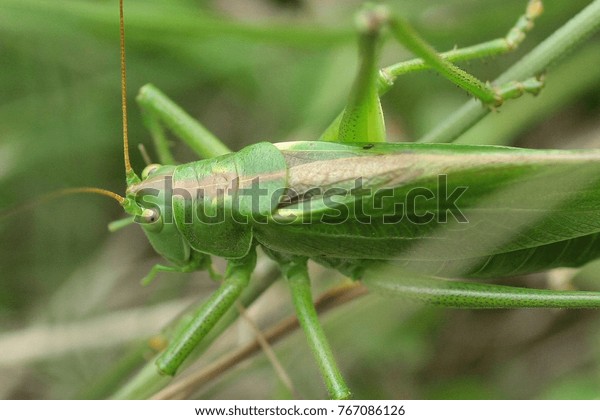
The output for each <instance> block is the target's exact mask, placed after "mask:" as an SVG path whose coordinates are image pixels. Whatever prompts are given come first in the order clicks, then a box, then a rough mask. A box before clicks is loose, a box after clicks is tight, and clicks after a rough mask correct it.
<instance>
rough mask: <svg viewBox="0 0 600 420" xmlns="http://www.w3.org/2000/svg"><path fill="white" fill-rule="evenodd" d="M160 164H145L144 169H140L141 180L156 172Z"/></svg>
mask: <svg viewBox="0 0 600 420" xmlns="http://www.w3.org/2000/svg"><path fill="white" fill-rule="evenodd" d="M161 166H162V165H159V164H158V163H152V164H150V165H148V166H146V167H145V168H144V170H143V171H142V180H144V179H146V178H148V177H149V176H150V175H152V174H153V173H154V172H156V170H157V169H158V168H160V167H161Z"/></svg>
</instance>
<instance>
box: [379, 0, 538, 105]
mask: <svg viewBox="0 0 600 420" xmlns="http://www.w3.org/2000/svg"><path fill="white" fill-rule="evenodd" d="M542 10H543V8H542V2H541V1H540V0H530V2H529V4H528V7H527V10H526V12H525V14H524V15H523V16H522V17H521V18H520V19H519V20H518V22H517V24H516V25H515V26H514V27H513V28H512V29H511V31H510V32H509V33H508V34H507V36H506V38H504V41H505V44H506V49H512V48H514V47H515V46H516V45H518V44H519V43H520V42H521V41H522V39H523V38H524V37H525V34H526V32H527V31H529V30H530V29H531V27H532V26H533V21H534V20H535V19H536V18H537V17H538V16H539V15H540V14H541V12H542ZM389 26H390V29H391V32H392V35H393V36H394V37H395V38H396V39H397V40H398V42H400V43H401V44H402V45H404V46H405V47H406V48H408V49H409V50H411V51H412V52H413V53H414V54H415V55H417V56H418V57H420V58H421V59H423V60H424V62H425V63H426V64H427V65H428V66H429V67H431V68H433V69H434V70H435V71H436V72H438V73H439V74H440V75H442V76H444V77H445V78H447V79H448V80H450V81H451V82H453V83H454V84H456V85H457V86H459V87H460V88H462V89H464V90H466V91H467V92H469V93H470V94H471V95H473V96H474V97H476V98H478V99H479V100H480V101H481V102H482V103H483V104H484V105H487V106H490V107H493V108H494V107H498V106H500V105H502V103H503V102H504V101H505V100H506V99H513V98H516V97H518V96H520V95H521V94H522V93H524V92H528V93H532V94H537V93H538V92H539V91H540V90H541V88H542V87H543V83H542V82H541V81H539V80H537V78H535V77H533V78H530V79H527V80H525V81H513V82H510V83H509V84H508V85H505V86H502V87H493V86H491V85H490V84H489V83H484V82H483V81H481V80H479V79H478V78H476V77H475V76H473V75H471V74H470V73H468V72H466V71H464V70H462V69H461V68H459V67H457V66H456V65H454V64H453V63H451V62H450V61H449V60H447V59H445V58H444V57H443V56H442V55H440V54H439V53H437V52H436V51H435V49H434V48H433V47H432V46H431V45H429V44H428V43H427V42H426V41H425V40H424V39H423V38H421V36H420V35H419V34H418V33H417V32H416V31H415V30H414V29H413V28H412V27H411V26H410V25H409V24H408V22H407V21H405V20H404V19H403V18H401V17H400V16H397V15H392V14H390V16H389Z"/></svg>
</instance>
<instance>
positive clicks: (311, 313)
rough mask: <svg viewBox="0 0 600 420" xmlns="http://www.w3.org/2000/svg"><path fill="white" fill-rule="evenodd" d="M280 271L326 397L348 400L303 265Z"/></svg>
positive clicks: (348, 396) (297, 263) (348, 390)
mask: <svg viewBox="0 0 600 420" xmlns="http://www.w3.org/2000/svg"><path fill="white" fill-rule="evenodd" d="M282 269H283V271H284V274H285V276H286V277H287V279H288V282H289V285H290V290H291V293H292V300H293V302H294V307H295V308H296V315H297V316H298V321H299V322H300V325H301V326H302V329H303V330H304V334H305V335H306V338H307V340H308V344H309V346H310V348H311V350H312V353H313V355H314V357H315V359H316V360H317V363H318V364H319V369H320V370H321V374H322V375H323V378H324V380H325V384H326V386H327V389H328V391H329V395H330V396H331V397H332V398H334V399H337V400H339V399H348V398H350V395H351V394H350V389H349V388H348V386H347V385H346V383H345V382H344V379H343V378H342V374H341V373H340V371H339V368H338V366H337V363H336V361H335V359H334V357H333V353H332V352H331V347H330V346H329V343H328V341H327V337H325V332H324V331H323V328H322V327H321V324H320V322H319V318H318V316H317V311H316V309H315V306H314V304H313V301H312V295H311V290H310V278H309V277H308V271H307V268H306V261H305V260H303V261H294V262H291V263H288V264H286V265H284V266H283V267H282Z"/></svg>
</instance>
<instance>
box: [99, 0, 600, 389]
mask: <svg viewBox="0 0 600 420" xmlns="http://www.w3.org/2000/svg"><path fill="white" fill-rule="evenodd" d="M595 5H596V9H598V7H597V5H598V2H596V3H595ZM540 7H541V3H540V2H539V1H531V2H530V4H529V7H528V11H527V13H526V14H525V15H524V17H523V18H521V19H520V20H519V22H518V23H517V25H516V27H515V28H517V30H515V31H512V32H511V34H512V35H513V36H514V39H510V40H509V41H508V44H511V43H513V42H518V40H520V39H521V38H522V37H523V36H524V33H525V32H526V30H528V29H529V28H530V26H531V24H532V21H533V19H534V18H535V17H536V16H537V14H539V11H540ZM122 16H123V13H122V1H121V30H123V18H122ZM360 17H361V22H360V26H361V33H362V36H361V52H362V64H361V67H360V69H359V74H358V77H357V80H356V83H355V86H354V87H353V90H352V92H351V95H350V100H349V104H348V106H347V108H346V111H345V112H344V113H343V114H342V115H341V116H340V118H338V119H337V120H336V122H335V123H334V124H332V126H330V128H328V130H327V131H326V133H325V134H324V135H323V137H322V139H321V140H324V141H319V142H291V143H280V144H270V143H259V144H256V145H253V146H249V147H247V148H245V149H243V150H240V151H239V152H236V153H232V154H224V152H225V151H226V150H227V148H226V147H224V146H222V144H220V143H219V142H218V141H216V139H215V138H214V137H213V136H212V135H210V134H209V133H207V132H206V131H205V130H204V129H203V128H202V127H201V126H199V125H197V124H196V123H194V122H193V121H191V120H189V119H188V118H189V117H187V116H186V115H185V114H183V113H182V112H181V111H180V110H179V109H178V108H177V107H176V106H175V105H173V104H172V103H170V102H169V101H168V100H167V99H166V98H165V97H163V96H162V94H161V93H160V92H158V91H157V90H156V89H155V88H153V87H150V86H147V87H145V88H143V89H142V91H141V93H140V103H142V105H143V107H144V108H145V110H146V112H147V116H148V119H149V126H150V127H151V129H152V131H153V133H154V134H155V137H156V138H157V139H158V140H159V142H160V139H161V135H160V134H161V129H162V128H161V127H159V126H158V125H157V124H158V121H159V120H161V121H163V122H164V123H165V124H166V125H167V127H168V128H169V129H171V130H173V131H174V132H175V133H177V134H180V136H181V137H182V138H183V139H184V140H185V141H187V142H188V143H190V146H192V147H193V148H197V149H200V150H201V151H203V152H204V157H207V158H209V159H205V160H202V161H198V162H192V163H189V164H184V165H179V166H175V165H163V166H159V165H152V166H149V167H148V168H146V169H145V170H144V172H143V173H142V177H141V179H140V178H139V177H138V176H137V175H136V174H135V172H134V171H133V169H132V168H131V165H130V163H129V156H128V143H127V131H126V130H127V128H126V127H127V121H126V108H125V78H124V74H125V68H124V62H125V60H124V45H123V42H124V41H123V40H124V37H123V33H122V37H121V40H122V46H121V49H122V52H123V59H122V65H123V89H122V90H123V119H124V121H123V122H124V143H125V148H124V149H125V150H124V154H125V166H126V175H127V185H128V188H127V194H126V196H125V197H118V200H119V201H120V202H121V204H122V205H123V207H124V208H125V210H126V211H127V212H128V213H129V214H131V215H132V216H134V217H135V221H136V222H138V224H140V225H141V226H142V228H143V229H144V232H145V233H146V235H147V236H148V239H149V241H150V243H151V244H152V246H153V247H154V248H155V250H156V251H157V252H158V253H159V254H161V255H162V256H164V257H165V258H166V259H167V260H168V261H169V262H170V263H171V265H169V266H165V265H159V266H156V267H155V268H154V269H153V271H152V272H151V273H150V275H149V277H148V278H147V280H150V278H151V277H152V276H153V275H154V274H156V273H157V272H159V271H182V272H187V271H193V270H198V269H203V268H209V267H210V255H215V256H220V257H224V258H226V259H227V260H228V262H229V265H228V269H227V273H226V274H225V278H224V280H223V283H222V285H221V288H220V289H219V290H218V291H217V292H215V294H214V295H213V296H212V297H211V298H209V300H208V301H207V302H206V303H205V304H204V305H203V306H201V307H200V308H199V309H198V311H197V313H196V314H195V316H194V317H193V319H191V320H189V321H186V323H185V325H184V326H183V327H182V328H180V329H178V331H177V333H176V334H175V335H174V337H173V338H172V340H171V343H170V344H169V346H168V347H167V349H166V350H165V352H164V353H163V354H162V355H161V356H160V357H159V359H158V361H157V364H158V368H159V370H160V371H161V372H162V373H166V374H169V375H173V374H175V372H176V370H177V369H178V368H179V366H180V365H181V364H182V363H183V361H184V360H185V359H186V357H187V356H188V355H189V353H190V352H191V351H192V350H193V349H194V347H195V346H196V345H197V344H198V343H199V342H200V341H201V340H202V339H203V337H204V336H205V335H206V334H207V333H208V332H209V331H210V329H211V327H212V326H214V324H215V323H216V322H217V321H218V320H219V318H220V317H221V316H222V315H223V314H224V313H225V312H226V310H227V309H228V308H229V307H230V306H231V305H232V304H233V302H234V301H235V300H236V299H237V297H238V296H239V295H240V293H241V291H242V290H243V288H244V287H245V286H246V285H247V283H248V281H249V277H250V274H251V272H252V270H253V268H254V264H255V258H256V257H255V251H254V250H255V247H256V246H257V245H261V246H262V247H263V248H264V249H265V251H266V252H267V253H268V254H269V255H270V256H271V257H272V258H273V259H275V260H276V261H277V262H278V263H279V264H280V266H281V268H282V271H283V272H284V274H285V276H286V277H287V278H288V281H289V282H290V288H291V290H292V295H293V300H294V303H295V305H296V309H297V312H298V316H299V318H300V322H301V324H302V325H303V327H304V329H305V331H306V332H307V336H308V338H309V341H310V344H311V347H312V349H313V352H314V353H315V356H316V357H317V360H318V363H319V366H320V367H321V370H322V373H323V376H324V379H325V382H326V384H327V387H328V390H329V393H330V395H331V396H332V397H334V398H347V397H349V395H350V392H349V390H348V387H347V386H346V385H345V383H344V381H343V379H342V377H341V374H340V372H339V370H338V368H337V367H336V364H335V361H334V359H333V356H332V351H331V350H330V349H329V346H328V344H327V341H326V339H325V336H324V334H323V332H322V330H321V328H320V326H319V324H318V321H317V319H316V312H315V310H314V307H312V304H311V299H310V285H309V279H308V275H307V271H306V262H307V260H308V259H312V260H315V261H317V262H320V263H323V264H325V265H327V266H330V267H333V268H336V269H338V270H340V271H342V272H344V273H346V274H348V275H350V276H351V277H354V278H355V279H365V281H366V283H367V285H372V286H373V287H374V288H376V289H377V288H378V289H383V290H386V291H389V290H398V291H399V293H404V294H406V295H409V296H412V297H415V298H420V299H426V300H433V301H436V302H438V303H442V304H446V305H450V306H452V305H455V306H464V307H469V306H471V307H510V306H520V307H526V306H546V307H598V305H599V304H600V295H598V294H595V293H584V292H582V293H560V292H553V291H529V290H526V289H514V288H505V287H504V288H503V287H499V286H490V285H478V284H477V283H458V282H455V283H448V284H451V286H450V287H449V286H447V285H446V284H445V283H440V282H439V280H438V279H437V278H435V277H431V276H440V277H475V278H480V277H498V276H506V275H512V274H517V273H527V272H533V271H539V270H543V269H548V268H552V267H555V266H578V265H581V264H583V263H584V262H587V261H589V260H592V259H594V258H596V257H597V256H598V254H599V253H600V249H598V247H595V246H593V245H594V243H595V240H596V239H597V235H598V231H600V218H599V217H598V214H597V208H598V205H597V204H598V202H599V200H600V197H599V195H598V194H600V193H598V191H599V189H598V188H597V187H598V175H600V174H598V171H597V169H596V167H597V166H598V163H599V161H600V153H599V152H597V151H536V150H523V149H516V148H502V147H492V146H473V147H469V146H463V147H460V146H455V145H435V144H389V143H384V140H385V138H384V137H385V129H384V124H383V117H382V114H381V108H380V104H379V99H378V98H379V95H380V94H381V93H382V91H383V90H384V89H386V88H387V87H388V86H386V85H383V84H381V83H380V84H378V81H381V80H380V79H378V77H379V75H378V73H377V71H376V63H377V61H376V57H377V47H378V35H379V32H380V29H381V28H382V27H383V26H384V25H389V27H390V30H391V32H392V33H393V35H394V36H395V37H396V38H397V39H398V40H399V41H400V42H402V43H404V44H405V45H406V46H407V47H408V48H409V49H411V50H413V52H415V53H416V54H417V55H419V56H420V57H422V59H423V60H424V63H425V65H428V66H430V67H433V68H434V69H436V70H437V71H439V72H440V73H441V74H443V75H445V76H447V77H448V78H449V79H450V80H452V81H454V82H455V83H457V84H459V85H460V86H461V87H464V88H466V89H467V90H468V91H469V92H470V93H472V94H473V95H475V96H477V97H478V98H479V99H481V100H482V101H483V102H484V103H485V104H487V105H489V106H491V107H495V106H499V105H500V103H501V102H502V101H503V100H504V99H508V98H512V97H515V96H518V95H519V94H521V93H522V92H524V91H525V92H532V93H536V92H537V91H539V89H540V88H541V81H540V80H539V79H537V78H535V77H534V78H529V79H526V78H525V77H524V79H526V80H525V81H524V82H523V83H510V84H508V85H506V86H502V88H499V89H496V88H491V87H489V86H487V85H485V84H483V83H481V82H479V81H478V80H476V79H474V78H472V76H470V75H468V74H466V73H464V72H463V71H461V70H460V69H458V68H456V67H454V66H453V65H451V64H449V62H448V61H446V60H440V59H438V58H437V57H438V56H437V55H436V53H435V52H433V51H432V50H431V49H430V47H428V46H427V44H425V43H424V42H423V41H421V40H420V38H419V37H418V35H416V34H415V33H413V32H412V30H411V29H410V27H409V26H408V25H407V24H405V23H404V22H402V21H400V20H399V19H397V18H395V17H393V16H390V15H389V14H388V13H387V11H386V10H385V9H383V8H379V7H374V8H368V9H366V10H365V11H363V13H362V14H361V15H360ZM515 34H516V35H515ZM511 48H512V46H511ZM384 76H388V75H387V74H384ZM529 76H531V74H529ZM384 79H385V77H384ZM325 140H326V141H325ZM162 146H164V143H163V144H162ZM163 151H166V153H168V150H167V148H164V147H163ZM548 183H551V185H553V187H554V191H553V193H552V194H551V195H543V196H540V195H539V194H536V192H538V191H539V189H540V188H541V187H542V185H547V184H548ZM454 191H456V192H457V194H458V196H454V197H453V196H452V194H453V192H454ZM96 192H97V191H96ZM448 193H449V194H450V196H451V197H448V196H447V194H448ZM515 197H517V199H515ZM449 198H453V201H452V200H450V201H448V199H449ZM507 198H510V199H511V200H513V201H510V202H507V201H506V200H505V199H507ZM432 199H434V202H433V201H431V200H432ZM440 200H441V203H440ZM544 211H546V212H544ZM548 211H549V213H550V214H549V213H548ZM515 214H519V216H521V217H520V219H519V220H520V221H521V222H520V223H519V224H518V225H517V226H507V224H506V223H508V222H509V221H512V220H514V218H515V217H514V215H515ZM507 215H508V216H510V217H508V216H507ZM569 224H571V225H577V226H585V229H583V230H582V229H570V228H568V227H565V226H567V225H569ZM498 237H499V238H501V239H500V241H499V242H496V241H497V238H498ZM490 238H491V239H490ZM464 244H466V245H469V246H463V245H464ZM473 244H475V245H473ZM582 250H584V251H585V252H581V251H582ZM509 255H510V256H511V258H508V256H509ZM515 258H516V259H517V261H519V264H518V266H516V267H515V266H514V265H507V263H506V261H509V260H510V261H515ZM387 261H390V263H387ZM384 262H385V263H384ZM396 264H397V265H399V266H400V267H398V266H397V265H396ZM390 265H391V266H392V268H393V269H394V271H389V270H388V267H389V266H390ZM382 267H383V268H382ZM392 276H393V277H392ZM449 290H451V293H446V294H445V295H444V291H446V292H447V291H449ZM508 295H509V296H510V299H508V298H507V296H508Z"/></svg>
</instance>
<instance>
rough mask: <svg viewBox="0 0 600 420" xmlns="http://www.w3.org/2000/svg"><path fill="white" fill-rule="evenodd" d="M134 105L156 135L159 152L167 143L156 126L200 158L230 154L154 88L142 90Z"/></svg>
mask: <svg viewBox="0 0 600 420" xmlns="http://www.w3.org/2000/svg"><path fill="white" fill-rule="evenodd" d="M137 101H138V104H139V105H140V106H141V107H142V109H143V110H144V112H145V113H146V116H145V118H146V124H147V125H148V126H149V128H150V129H151V131H152V132H153V135H154V136H156V135H158V137H155V141H156V139H157V138H158V141H159V142H160V143H161V148H162V145H163V144H166V140H165V136H164V132H162V131H161V130H162V128H161V127H157V125H156V124H158V123H161V124H163V125H164V126H165V127H166V128H168V129H169V130H170V131H172V132H173V133H174V134H175V135H177V137H179V138H181V140H183V141H184V142H185V143H186V144H187V145H188V146H189V147H190V148H191V149H192V150H193V151H194V152H196V153H197V154H198V156H200V157H202V158H212V157H216V156H220V155H224V154H226V153H230V152H231V150H229V148H228V147H227V146H225V145H224V144H223V142H222V141H221V140H219V139H218V138H217V137H216V136H215V135H214V134H212V133H211V132H210V131H208V130H207V129H206V128H205V127H204V126H203V125H202V124H200V123H199V122H198V121H197V120H195V119H194V118H192V117H191V116H190V115H189V114H188V113H186V112H185V111H184V110H183V109H182V108H181V107H179V106H178V105H177V104H175V103H174V102H173V101H171V100H170V99H169V98H168V97H167V96H166V95H165V94H164V93H162V92H161V91H160V90H158V89H157V88H156V87H154V86H153V85H150V84H148V85H145V86H143V87H142V88H141V89H140V92H139V94H138V97H137Z"/></svg>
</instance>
